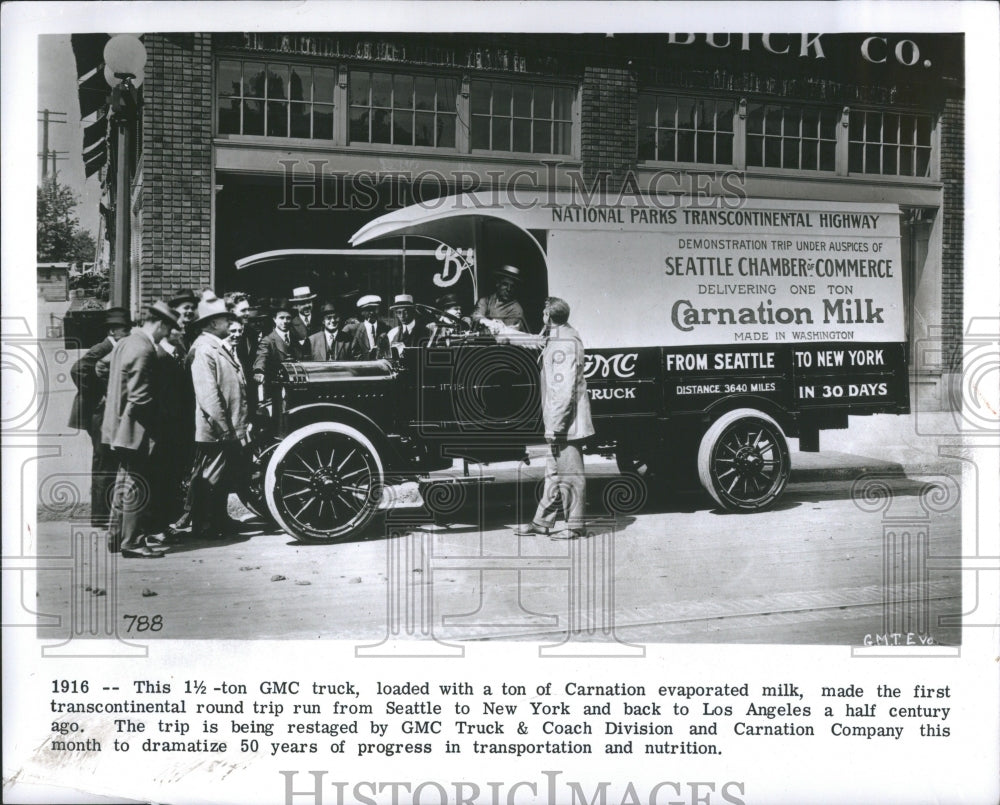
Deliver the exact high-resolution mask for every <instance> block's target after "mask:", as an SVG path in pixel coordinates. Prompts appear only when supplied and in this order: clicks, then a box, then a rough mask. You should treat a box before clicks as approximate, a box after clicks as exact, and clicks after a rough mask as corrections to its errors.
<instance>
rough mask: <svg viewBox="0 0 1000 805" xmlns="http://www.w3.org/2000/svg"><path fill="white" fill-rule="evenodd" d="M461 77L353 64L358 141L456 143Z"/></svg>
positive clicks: (353, 122) (354, 137)
mask: <svg viewBox="0 0 1000 805" xmlns="http://www.w3.org/2000/svg"><path fill="white" fill-rule="evenodd" d="M458 85H459V82H458V79H457V78H442V77H434V76H422V75H407V74H402V73H378V72H368V71H364V70H352V71H351V78H350V106H351V112H350V114H351V118H350V137H351V142H354V143H358V142H361V143H386V144H388V145H423V146H429V147H432V148H454V147H455V121H456V119H457V114H456V110H455V102H456V98H457V96H458Z"/></svg>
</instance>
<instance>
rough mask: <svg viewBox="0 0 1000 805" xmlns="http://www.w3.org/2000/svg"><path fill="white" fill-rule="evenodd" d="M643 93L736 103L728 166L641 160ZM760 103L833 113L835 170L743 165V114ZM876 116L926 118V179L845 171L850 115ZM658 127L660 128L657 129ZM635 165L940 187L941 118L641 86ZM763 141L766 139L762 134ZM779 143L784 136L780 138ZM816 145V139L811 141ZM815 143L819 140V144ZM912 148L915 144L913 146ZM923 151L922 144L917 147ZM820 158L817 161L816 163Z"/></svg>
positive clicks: (907, 110)
mask: <svg viewBox="0 0 1000 805" xmlns="http://www.w3.org/2000/svg"><path fill="white" fill-rule="evenodd" d="M644 95H651V96H657V97H662V96H670V97H674V98H679V97H685V98H692V99H694V100H711V101H715V102H719V101H732V102H733V103H734V104H735V111H734V121H733V162H732V164H731V165H730V164H728V163H718V162H716V163H709V162H687V161H672V160H664V159H642V158H640V157H639V141H640V138H639V133H640V131H641V128H642V126H641V123H640V120H639V113H638V103H639V98H641V97H642V96H644ZM754 103H757V104H761V105H764V106H767V105H773V106H779V107H798V108H799V109H803V108H809V109H814V110H822V111H830V112H832V113H833V115H834V130H835V135H836V136H835V140H834V141H833V143H834V167H833V169H832V170H828V169H821V168H819V167H816V168H801V167H796V168H786V167H780V168H779V167H764V166H759V165H750V164H748V161H747V151H748V146H749V137H750V136H753V135H750V134H749V133H748V116H749V109H748V107H749V106H750V104H754ZM868 112H877V113H880V114H883V115H885V114H895V115H910V116H914V117H925V118H929V122H930V146H929V147H930V159H929V175H928V176H909V175H904V174H899V173H898V172H897V173H894V174H891V173H851V172H850V171H849V166H850V160H849V145H850V116H851V115H854V114H858V113H868ZM845 115H846V116H847V124H846V125H845V123H844V121H845ZM658 128H662V127H658ZM635 136H636V141H635V164H636V166H637V167H638V168H640V169H643V168H648V169H662V168H665V167H670V168H678V169H680V170H685V171H693V172H702V173H712V172H718V171H720V170H722V171H725V170H728V169H734V170H737V171H742V172H743V173H745V174H746V175H748V176H757V177H767V176H774V177H797V178H802V179H817V180H829V179H847V180H852V181H862V182H888V183H897V184H917V185H933V184H940V178H939V177H940V155H941V151H940V115H938V114H934V113H929V112H927V111H926V110H923V109H914V108H910V107H877V106H872V105H870V104H868V105H859V106H851V105H842V104H840V105H838V104H835V103H832V102H827V103H818V102H815V101H810V100H803V99H799V98H776V97H774V96H772V95H762V94H759V93H731V92H725V91H722V92H711V93H705V92H691V91H683V90H673V89H669V88H651V87H642V88H639V89H638V91H637V96H636V115H635ZM761 136H762V137H765V138H766V135H761ZM782 139H784V138H782ZM796 139H797V140H798V142H799V143H802V142H803V138H802V136H801V135H799V136H798V137H797V138H796ZM814 142H815V141H814ZM820 142H824V141H823V140H820ZM915 147H916V146H915ZM921 147H923V146H921ZM800 156H801V146H800ZM818 162H819V160H818V159H817V164H818Z"/></svg>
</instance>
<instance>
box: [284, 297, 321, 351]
mask: <svg viewBox="0 0 1000 805" xmlns="http://www.w3.org/2000/svg"><path fill="white" fill-rule="evenodd" d="M315 299H316V294H314V293H313V292H312V289H311V288H310V287H309V286H308V285H303V286H301V287H299V288H293V289H292V298H291V299H289V300H288V302H289V303H290V304H291V305H292V307H294V308H295V315H294V316H293V317H292V332H293V333H295V335H296V336H297V337H298V339H299V341H305V340H306V339H307V338H309V336H311V335H312V334H313V333H318V332H319V330H320V327H321V326H322V323H321V322H319V321H317V320H316V317H315V316H314V315H313V301H314V300H315Z"/></svg>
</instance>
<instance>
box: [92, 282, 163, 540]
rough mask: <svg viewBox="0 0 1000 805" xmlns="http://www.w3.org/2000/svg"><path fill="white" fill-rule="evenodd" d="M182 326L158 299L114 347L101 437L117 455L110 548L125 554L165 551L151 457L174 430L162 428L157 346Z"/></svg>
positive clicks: (109, 536) (109, 531) (158, 488)
mask: <svg viewBox="0 0 1000 805" xmlns="http://www.w3.org/2000/svg"><path fill="white" fill-rule="evenodd" d="M180 326H181V323H180V322H179V321H178V320H177V317H176V316H175V315H174V312H173V311H172V310H171V309H170V308H169V307H167V304H166V303H165V302H163V301H159V300H158V301H156V302H154V303H153V304H152V305H150V306H149V307H148V308H147V309H146V316H145V319H144V321H143V323H142V326H141V327H137V328H133V330H132V332H131V333H130V334H129V336H128V337H127V338H123V339H122V340H121V341H119V342H118V343H117V344H116V345H115V348H114V350H113V351H112V352H111V367H110V373H109V376H108V396H107V402H106V404H105V408H104V421H103V422H102V426H101V441H102V442H104V444H106V445H108V447H109V448H110V449H111V450H112V451H113V452H114V454H115V456H116V457H117V459H118V477H117V479H116V481H115V495H114V506H113V510H112V516H111V527H110V528H109V530H108V547H109V548H110V549H111V550H113V551H118V550H120V551H121V554H122V556H123V557H125V558H126V559H153V558H158V557H160V556H162V555H163V554H162V553H161V552H160V550H158V549H157V547H156V546H157V544H158V543H159V542H160V538H161V535H160V534H158V533H157V532H156V530H155V523H154V517H155V516H156V513H157V511H158V504H157V501H156V495H157V494H159V492H160V485H159V484H157V483H154V481H153V477H152V475H153V473H152V470H153V469H154V465H153V461H152V456H153V452H154V450H155V449H156V445H157V442H158V441H159V440H160V439H163V438H172V435H171V434H167V433H163V432H162V418H161V416H160V413H161V412H160V404H161V400H160V399H159V396H158V394H157V391H158V387H159V385H160V384H161V383H162V378H160V377H159V374H160V372H159V367H158V365H157V360H156V345H157V344H158V343H159V342H160V341H161V340H162V339H163V338H165V337H166V336H167V335H169V334H170V332H171V331H173V330H177V329H179V328H180Z"/></svg>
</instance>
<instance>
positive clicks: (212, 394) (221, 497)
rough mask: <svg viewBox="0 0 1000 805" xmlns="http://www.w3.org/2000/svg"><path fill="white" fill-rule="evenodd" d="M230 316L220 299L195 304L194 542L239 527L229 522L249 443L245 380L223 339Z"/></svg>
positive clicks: (192, 363)
mask: <svg viewBox="0 0 1000 805" xmlns="http://www.w3.org/2000/svg"><path fill="white" fill-rule="evenodd" d="M234 320H235V317H234V316H233V314H232V312H231V311H230V310H228V309H227V308H226V303H225V302H224V301H223V300H222V299H216V300H214V301H203V302H201V303H200V304H199V305H198V319H197V321H196V322H195V324H196V325H199V326H200V327H201V334H200V335H199V336H198V338H197V339H196V340H195V342H194V344H193V345H192V347H191V352H192V353H193V354H194V358H193V359H192V361H191V377H192V379H193V381H194V394H195V407H196V410H195V460H194V473H193V478H192V486H191V537H192V539H195V540H199V539H209V540H211V539H219V538H220V537H222V536H224V535H225V534H226V533H227V532H229V531H231V530H233V529H234V528H235V527H237V526H238V525H239V524H238V523H237V522H236V521H233V520H231V519H230V518H229V515H228V513H227V503H228V500H229V493H230V492H232V491H234V490H235V489H236V488H237V485H238V483H239V472H240V471H241V468H242V466H243V464H244V458H245V457H244V456H243V453H242V449H243V447H244V445H245V444H246V439H247V397H246V391H247V389H246V379H245V378H244V376H243V368H242V367H241V366H240V362H239V360H237V358H236V355H235V354H234V352H233V350H232V349H231V348H230V346H229V344H228V342H227V341H226V340H225V339H226V337H227V336H228V334H229V323H230V322H231V321H234Z"/></svg>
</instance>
